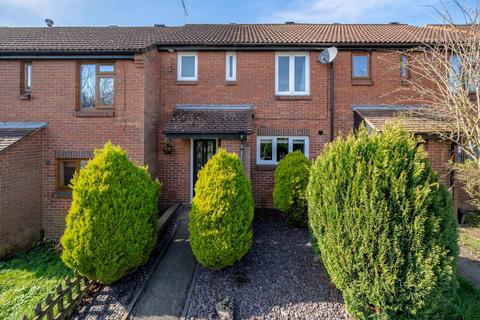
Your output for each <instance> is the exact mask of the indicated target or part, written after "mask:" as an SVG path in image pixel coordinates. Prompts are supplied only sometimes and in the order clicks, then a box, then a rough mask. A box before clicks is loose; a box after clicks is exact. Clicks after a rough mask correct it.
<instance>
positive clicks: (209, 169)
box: [188, 149, 254, 269]
mask: <svg viewBox="0 0 480 320" xmlns="http://www.w3.org/2000/svg"><path fill="white" fill-rule="evenodd" d="M253 209H254V205H253V197H252V191H251V187H250V181H249V180H248V179H247V177H246V176H245V174H244V171H243V166H242V163H241V162H240V159H239V158H238V156H237V155H235V154H233V153H228V152H226V151H225V150H223V149H219V151H218V153H217V154H216V155H214V156H213V157H212V158H211V159H210V160H209V161H208V162H207V164H206V165H205V166H204V167H203V168H202V170H200V172H199V173H198V179H197V183H196V184H195V196H194V198H193V201H192V209H191V211H190V222H189V226H188V228H189V232H190V244H191V246H192V250H193V253H194V255H195V257H196V258H197V260H198V261H199V262H200V263H201V264H203V265H204V266H206V267H207V268H211V269H221V268H224V267H227V266H231V265H233V264H234V263H235V261H237V260H239V259H241V258H242V257H243V256H244V255H245V254H246V253H247V252H248V250H249V249H250V247H251V245H252V236H253V232H252V220H253Z"/></svg>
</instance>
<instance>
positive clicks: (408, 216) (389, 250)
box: [307, 124, 458, 319]
mask: <svg viewBox="0 0 480 320" xmlns="http://www.w3.org/2000/svg"><path fill="white" fill-rule="evenodd" d="M307 200H308V209H309V226H310V230H311V232H312V238H313V239H314V242H315V244H316V245H317V246H318V248H319V250H320V253H321V258H322V261H323V263H324V265H325V267H326V269H327V271H328V273H329V275H330V277H331V279H332V281H333V282H334V284H335V285H336V286H337V288H339V289H340V290H341V291H342V293H343V297H344V300H345V304H346V307H347V310H348V312H349V313H350V314H351V315H352V316H354V317H355V318H357V319H428V318H431V317H430V315H431V314H432V313H433V312H435V311H436V310H438V309H439V308H440V306H441V305H442V304H444V303H448V300H449V299H450V297H451V296H454V294H453V293H454V292H455V287H456V285H457V282H456V276H455V263H456V257H457V254H458V246H457V231H456V228H457V222H456V219H455V216H454V214H453V209H452V202H451V196H450V194H449V192H448V190H447V188H446V187H445V186H444V185H443V184H442V183H441V182H440V180H439V177H438V175H437V174H436V173H435V172H434V171H433V170H432V168H431V167H430V164H429V162H428V157H427V154H426V152H425V151H424V150H423V147H422V146H421V145H420V144H419V140H418V139H417V138H415V137H414V136H413V135H411V134H409V133H407V132H405V131H404V130H403V129H401V128H400V127H399V126H397V125H395V124H390V125H388V126H386V128H385V129H384V131H383V133H382V134H376V133H374V134H371V135H369V134H368V133H367V130H366V129H365V128H364V127H363V128H361V129H360V130H359V132H358V133H357V135H356V136H355V135H353V134H350V135H349V136H348V137H346V138H343V139H342V138H338V139H337V140H335V141H334V142H333V143H331V144H329V145H328V146H326V148H325V151H324V152H323V153H322V154H321V155H320V156H319V157H318V159H317V160H316V161H315V162H314V164H313V165H312V170H311V176H310V180H309V185H308V188H307Z"/></svg>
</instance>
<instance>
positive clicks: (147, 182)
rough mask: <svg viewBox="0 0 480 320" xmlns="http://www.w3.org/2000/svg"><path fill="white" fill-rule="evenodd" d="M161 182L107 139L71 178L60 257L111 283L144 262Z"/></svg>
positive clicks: (151, 238) (151, 239)
mask: <svg viewBox="0 0 480 320" xmlns="http://www.w3.org/2000/svg"><path fill="white" fill-rule="evenodd" d="M159 192H160V183H159V182H158V181H154V180H152V178H151V177H150V175H149V174H148V172H147V169H146V168H145V167H139V166H136V165H135V164H133V163H132V162H130V161H129V160H128V157H127V154H126V153H125V152H123V151H122V150H121V149H120V147H118V146H114V145H112V144H111V143H110V142H109V143H107V144H106V145H105V146H104V147H103V149H100V150H96V151H95V155H94V157H93V159H91V160H90V161H88V164H87V165H86V166H85V167H84V168H83V169H82V170H81V171H80V173H79V174H76V175H75V177H74V178H73V180H72V193H73V200H72V205H71V207H70V210H69V211H68V215H67V227H66V229H65V233H64V234H63V236H62V238H61V243H62V245H63V249H64V251H63V254H62V260H63V261H64V262H65V264H66V265H67V266H69V267H71V268H73V269H75V270H76V271H78V273H80V274H81V275H84V276H86V277H88V278H90V279H92V280H95V281H98V282H101V283H112V282H114V281H116V280H118V279H120V278H122V277H123V276H124V275H126V274H127V273H128V272H130V271H131V270H133V269H134V268H136V267H138V266H140V265H142V264H143V263H145V262H146V261H147V259H148V257H149V255H150V253H151V252H152V250H153V248H154V247H155V244H156V225H157V199H158V195H159Z"/></svg>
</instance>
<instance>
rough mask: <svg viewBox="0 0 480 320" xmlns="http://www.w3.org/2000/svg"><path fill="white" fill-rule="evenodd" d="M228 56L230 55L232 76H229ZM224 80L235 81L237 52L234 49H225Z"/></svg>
mask: <svg viewBox="0 0 480 320" xmlns="http://www.w3.org/2000/svg"><path fill="white" fill-rule="evenodd" d="M230 57H232V76H231V77H230V75H229V71H230ZM225 80H226V81H237V53H236V52H234V51H227V52H226V54H225Z"/></svg>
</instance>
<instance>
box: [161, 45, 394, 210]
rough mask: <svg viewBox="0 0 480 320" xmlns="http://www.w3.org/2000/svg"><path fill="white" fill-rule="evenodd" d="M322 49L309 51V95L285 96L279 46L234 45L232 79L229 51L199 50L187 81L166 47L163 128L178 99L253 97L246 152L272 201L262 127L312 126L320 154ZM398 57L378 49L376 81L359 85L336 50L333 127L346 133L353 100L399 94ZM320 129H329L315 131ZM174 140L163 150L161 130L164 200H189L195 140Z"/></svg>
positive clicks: (324, 97) (325, 75)
mask: <svg viewBox="0 0 480 320" xmlns="http://www.w3.org/2000/svg"><path fill="white" fill-rule="evenodd" d="M318 53H319V51H312V52H310V96H309V97H308V98H304V99H294V100H282V99H278V98H277V97H276V96H275V52H274V51H237V53H236V54H237V81H236V83H235V85H233V86H230V85H226V82H225V52H224V51H208V52H205V51H200V52H198V81H197V82H195V83H193V84H190V85H186V84H185V83H177V53H176V52H173V53H168V52H162V53H161V57H160V63H161V65H160V106H159V108H160V130H162V129H163V127H164V125H165V123H166V122H167V121H168V120H169V119H170V118H171V117H172V113H173V111H174V109H175V105H176V104H200V105H203V104H253V105H254V109H253V113H254V127H255V132H254V134H253V135H251V136H250V137H249V143H248V147H246V152H248V153H249V154H250V155H249V159H250V163H249V171H250V175H251V179H252V186H253V192H254V196H255V202H256V205H257V207H270V206H272V196H271V194H272V189H273V170H274V167H271V166H257V164H256V136H257V131H258V129H259V128H261V127H265V128H284V129H285V128H288V129H307V130H309V132H310V134H309V138H310V146H309V147H310V148H309V149H310V158H311V159H314V158H316V157H317V156H318V154H319V153H320V152H321V150H322V148H323V146H324V144H325V143H327V142H328V141H329V131H330V128H329V112H328V103H329V85H328V79H329V68H328V66H326V65H322V64H320V63H318V62H317V55H318ZM399 62H400V56H399V55H397V54H392V53H386V52H373V53H372V81H373V84H372V85H366V86H360V85H353V84H352V81H351V52H349V51H341V52H340V53H339V54H338V56H337V58H336V60H335V100H336V103H335V132H341V133H346V132H348V131H349V130H351V129H352V128H353V111H352V106H353V105H378V104H386V103H396V102H397V101H398V96H397V95H396V94H393V92H394V91H395V90H396V89H398V88H399V87H400V84H401V79H400V71H399V68H398V66H399ZM319 130H322V131H323V133H324V134H323V135H318V132H319ZM172 143H173V145H174V152H173V153H172V154H171V155H165V154H164V153H163V152H161V148H162V147H163V145H164V136H163V134H160V135H159V150H160V152H159V162H160V166H161V168H160V170H159V173H160V174H159V177H160V180H161V181H162V182H164V190H163V191H164V192H163V194H162V201H163V202H164V203H169V202H171V201H173V200H182V201H183V202H187V203H188V202H189V192H182V191H181V190H180V189H181V188H187V189H189V184H190V182H189V181H190V148H189V145H190V144H189V141H188V140H183V141H182V140H178V139H174V140H172ZM232 143H233V142H232ZM238 143H239V142H238ZM229 145H230V142H229ZM232 147H234V146H232ZM247 149H248V151H247ZM178 182H181V183H178ZM173 190H176V191H173ZM180 192H181V193H180Z"/></svg>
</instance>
